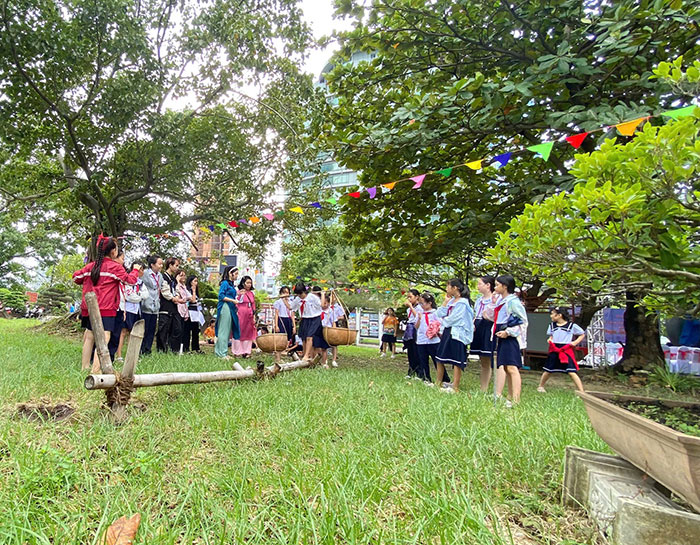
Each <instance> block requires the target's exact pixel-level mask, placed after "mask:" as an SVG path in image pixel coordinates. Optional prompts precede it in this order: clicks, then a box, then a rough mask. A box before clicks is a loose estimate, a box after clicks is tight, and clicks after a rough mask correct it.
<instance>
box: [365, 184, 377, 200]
mask: <svg viewBox="0 0 700 545" xmlns="http://www.w3.org/2000/svg"><path fill="white" fill-rule="evenodd" d="M367 193H369V198H370V199H374V197H376V196H377V188H376V187H368V188H367Z"/></svg>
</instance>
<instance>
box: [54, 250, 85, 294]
mask: <svg viewBox="0 0 700 545" xmlns="http://www.w3.org/2000/svg"><path fill="white" fill-rule="evenodd" d="M84 264H85V256H84V255H81V254H75V253H73V254H66V255H64V256H63V257H61V259H60V260H59V261H58V263H56V264H55V265H54V266H53V267H51V269H50V270H49V277H50V278H51V283H52V284H60V285H62V286H67V287H70V288H75V286H76V284H75V282H73V273H74V272H75V271H77V270H79V269H82V268H83V266H84Z"/></svg>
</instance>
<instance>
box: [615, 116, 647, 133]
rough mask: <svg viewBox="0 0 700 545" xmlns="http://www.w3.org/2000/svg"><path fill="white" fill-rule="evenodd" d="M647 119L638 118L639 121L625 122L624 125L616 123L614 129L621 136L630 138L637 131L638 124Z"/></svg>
mask: <svg viewBox="0 0 700 545" xmlns="http://www.w3.org/2000/svg"><path fill="white" fill-rule="evenodd" d="M646 119H649V118H648V117H640V118H639V119H635V120H633V121H627V122H626V123H618V124H617V125H615V128H616V129H617V130H618V131H620V134H622V135H623V136H632V135H633V134H634V133H635V131H636V130H637V127H638V126H639V124H640V123H641V122H642V121H644V120H646Z"/></svg>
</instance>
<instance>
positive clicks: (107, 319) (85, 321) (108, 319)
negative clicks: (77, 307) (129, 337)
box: [80, 316, 121, 334]
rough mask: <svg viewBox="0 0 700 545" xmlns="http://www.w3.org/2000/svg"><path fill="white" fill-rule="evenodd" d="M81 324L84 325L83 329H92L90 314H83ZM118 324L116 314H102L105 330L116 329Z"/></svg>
mask: <svg viewBox="0 0 700 545" xmlns="http://www.w3.org/2000/svg"><path fill="white" fill-rule="evenodd" d="M80 325H81V326H82V327H83V329H89V330H90V331H92V325H91V324H90V317H89V316H81V317H80ZM116 325H117V317H116V316H102V327H103V328H104V330H105V331H114V329H115V328H116ZM119 333H120V334H121V329H120V330H119Z"/></svg>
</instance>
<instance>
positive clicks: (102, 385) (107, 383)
mask: <svg viewBox="0 0 700 545" xmlns="http://www.w3.org/2000/svg"><path fill="white" fill-rule="evenodd" d="M311 365H312V361H295V362H291V363H283V364H281V365H280V366H279V372H280V373H281V372H285V371H293V370H294V369H302V368H304V367H311ZM267 370H268V371H270V373H271V374H272V373H273V372H274V370H275V367H274V366H270V367H268V368H267ZM257 375H258V373H257V371H256V370H255V369H244V370H243V371H205V372H202V373H154V374H151V375H134V388H146V387H149V386H165V385H168V384H203V383H207V382H223V381H228V380H243V379H247V378H253V377H255V376H257ZM116 383H117V377H116V376H115V375H106V374H103V375H88V376H87V377H86V378H85V389H87V390H107V389H109V388H113V387H114V386H115V385H116Z"/></svg>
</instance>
